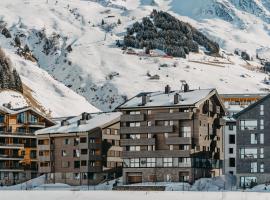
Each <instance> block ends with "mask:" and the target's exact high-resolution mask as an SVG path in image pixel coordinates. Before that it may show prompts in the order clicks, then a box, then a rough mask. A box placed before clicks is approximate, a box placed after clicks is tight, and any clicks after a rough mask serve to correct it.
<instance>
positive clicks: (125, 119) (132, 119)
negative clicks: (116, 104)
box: [121, 114, 145, 122]
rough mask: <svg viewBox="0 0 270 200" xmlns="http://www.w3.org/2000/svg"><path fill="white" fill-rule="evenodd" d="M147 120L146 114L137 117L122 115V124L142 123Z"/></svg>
mask: <svg viewBox="0 0 270 200" xmlns="http://www.w3.org/2000/svg"><path fill="white" fill-rule="evenodd" d="M144 120H145V115H144V114H137V115H122V116H121V122H142V121H144Z"/></svg>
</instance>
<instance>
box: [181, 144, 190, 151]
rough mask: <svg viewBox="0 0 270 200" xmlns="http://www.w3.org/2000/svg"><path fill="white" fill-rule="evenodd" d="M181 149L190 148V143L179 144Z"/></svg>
mask: <svg viewBox="0 0 270 200" xmlns="http://www.w3.org/2000/svg"><path fill="white" fill-rule="evenodd" d="M179 150H189V145H186V144H181V145H180V146H179Z"/></svg>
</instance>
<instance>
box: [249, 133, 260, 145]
mask: <svg viewBox="0 0 270 200" xmlns="http://www.w3.org/2000/svg"><path fill="white" fill-rule="evenodd" d="M250 144H258V134H257V133H251V134H250Z"/></svg>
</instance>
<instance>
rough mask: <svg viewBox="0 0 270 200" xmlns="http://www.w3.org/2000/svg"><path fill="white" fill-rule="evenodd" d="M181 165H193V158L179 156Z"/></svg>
mask: <svg viewBox="0 0 270 200" xmlns="http://www.w3.org/2000/svg"><path fill="white" fill-rule="evenodd" d="M178 166H179V167H190V166H191V158H179V159H178Z"/></svg>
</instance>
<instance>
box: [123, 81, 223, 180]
mask: <svg viewBox="0 0 270 200" xmlns="http://www.w3.org/2000/svg"><path fill="white" fill-rule="evenodd" d="M118 110H119V111H121V112H122V113H123V115H122V116H121V128H120V135H121V146H122V147H123V180H124V183H126V184H132V183H141V182H164V181H165V182H190V183H192V182H194V181H195V180H196V179H199V178H202V177H213V176H218V175H221V174H222V160H223V156H224V154H223V148H222V145H223V140H222V139H223V136H222V133H223V126H224V125H225V121H224V120H223V119H222V117H223V116H224V114H225V110H224V105H223V103H222V101H221V100H220V97H219V95H218V94H217V91H216V90H215V89H202V90H189V87H188V85H187V84H185V85H184V90H183V91H182V90H181V91H171V89H170V87H169V86H166V88H165V91H163V92H148V93H140V94H138V95H137V96H135V97H133V98H131V99H130V100H128V101H127V102H125V103H124V104H122V105H121V106H119V107H118Z"/></svg>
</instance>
